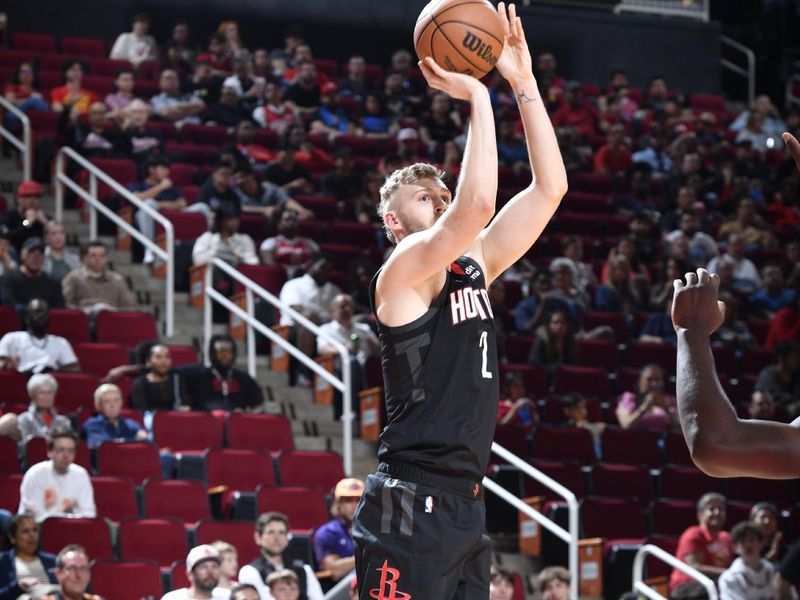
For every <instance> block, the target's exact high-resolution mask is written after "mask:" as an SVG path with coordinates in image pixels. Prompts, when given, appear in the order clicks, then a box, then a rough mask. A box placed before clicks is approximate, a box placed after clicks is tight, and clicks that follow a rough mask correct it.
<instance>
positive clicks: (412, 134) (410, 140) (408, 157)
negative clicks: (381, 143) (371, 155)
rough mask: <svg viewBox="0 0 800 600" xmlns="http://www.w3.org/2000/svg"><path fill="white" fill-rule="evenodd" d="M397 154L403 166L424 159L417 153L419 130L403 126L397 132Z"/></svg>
mask: <svg viewBox="0 0 800 600" xmlns="http://www.w3.org/2000/svg"><path fill="white" fill-rule="evenodd" d="M397 155H398V156H399V157H400V161H401V164H402V166H404V167H407V166H409V165H413V164H414V163H418V162H423V161H424V160H425V159H424V158H423V157H422V156H420V154H419V132H417V130H416V129H414V128H413V127H404V128H403V129H401V130H400V131H398V132H397Z"/></svg>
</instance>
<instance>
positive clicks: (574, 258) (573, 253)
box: [551, 235, 597, 292]
mask: <svg viewBox="0 0 800 600" xmlns="http://www.w3.org/2000/svg"><path fill="white" fill-rule="evenodd" d="M561 252H562V254H563V255H564V256H563V258H566V259H567V260H569V261H570V264H571V267H572V274H573V277H572V281H573V283H574V284H575V287H577V289H578V290H579V291H581V292H585V291H586V290H587V288H590V287H593V286H594V285H595V284H596V283H597V276H596V275H595V273H594V269H593V268H592V265H590V264H588V263H585V262H583V240H582V239H581V238H579V237H578V236H576V235H568V236H566V237H565V238H564V239H563V240H562V242H561ZM551 268H552V264H551Z"/></svg>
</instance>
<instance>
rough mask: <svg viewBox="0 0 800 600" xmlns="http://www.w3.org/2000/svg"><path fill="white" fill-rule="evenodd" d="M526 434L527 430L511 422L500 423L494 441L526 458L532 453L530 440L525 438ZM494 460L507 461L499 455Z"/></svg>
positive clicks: (516, 454) (496, 428)
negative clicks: (529, 445)
mask: <svg viewBox="0 0 800 600" xmlns="http://www.w3.org/2000/svg"><path fill="white" fill-rule="evenodd" d="M525 436H526V432H525V430H524V429H523V428H522V427H520V426H519V425H516V424H511V423H509V424H508V425H500V424H499V423H498V425H497V427H495V430H494V441H495V442H497V443H498V444H500V445H501V446H502V447H503V448H505V449H506V450H508V451H509V452H511V453H512V454H514V455H515V456H518V457H520V458H526V457H528V456H529V455H530V449H529V447H528V441H527V440H526V439H525ZM494 460H495V462H497V463H505V462H506V461H504V460H503V459H501V458H499V457H496V458H495V459H494Z"/></svg>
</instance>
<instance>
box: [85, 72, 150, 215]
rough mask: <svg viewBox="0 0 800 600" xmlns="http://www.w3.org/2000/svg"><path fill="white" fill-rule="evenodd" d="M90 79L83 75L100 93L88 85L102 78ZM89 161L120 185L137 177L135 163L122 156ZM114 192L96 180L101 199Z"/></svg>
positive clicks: (124, 184) (87, 84)
mask: <svg viewBox="0 0 800 600" xmlns="http://www.w3.org/2000/svg"><path fill="white" fill-rule="evenodd" d="M114 76H116V73H115V74H114ZM91 80H94V81H91ZM91 80H90V81H86V77H84V83H85V84H86V86H87V87H88V88H89V89H91V90H94V91H95V92H97V93H98V94H101V93H102V90H100V89H96V88H93V87H90V86H89V84H90V83H101V82H102V81H103V79H101V78H98V77H92V78H91ZM112 87H113V84H112ZM101 97H102V96H101ZM91 162H92V164H93V165H95V166H96V167H97V168H98V169H100V170H102V171H103V172H104V173H105V174H106V175H108V176H109V177H111V178H112V179H114V180H115V181H117V182H118V183H119V184H121V185H122V186H127V185H128V184H129V183H133V182H134V181H136V180H138V179H139V174H138V173H137V172H136V163H135V162H133V161H132V160H127V159H124V158H93V159H91ZM114 194H115V192H114V190H112V189H111V188H110V187H109V186H107V185H106V184H105V183H103V182H102V181H100V180H98V182H97V195H98V197H99V198H100V199H101V200H105V199H106V198H109V197H111V196H113V195H114Z"/></svg>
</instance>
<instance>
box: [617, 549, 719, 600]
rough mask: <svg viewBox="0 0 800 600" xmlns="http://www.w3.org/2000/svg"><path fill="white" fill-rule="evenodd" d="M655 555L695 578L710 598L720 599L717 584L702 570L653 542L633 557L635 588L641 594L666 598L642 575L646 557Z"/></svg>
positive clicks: (656, 599) (712, 599)
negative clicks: (647, 582)
mask: <svg viewBox="0 0 800 600" xmlns="http://www.w3.org/2000/svg"><path fill="white" fill-rule="evenodd" d="M648 554H649V555H650V556H654V557H655V558H658V559H660V560H662V561H664V562H665V563H667V564H669V565H670V566H672V567H673V568H675V569H678V570H679V571H683V572H684V573H686V574H687V575H688V576H689V577H691V578H692V579H695V580H696V581H697V582H698V583H700V584H701V585H702V586H703V587H704V588H705V589H706V592H707V593H708V600H718V598H719V595H718V594H717V586H716V585H714V582H713V581H711V579H709V578H708V577H706V576H705V575H703V574H702V573H701V572H700V571H698V570H697V569H695V568H694V567H692V566H690V565H687V564H686V563H685V562H683V561H682V560H680V559H677V558H675V557H674V556H672V554H670V553H669V552H665V551H664V550H662V549H661V548H659V547H658V546H654V545H652V544H645V545H644V546H642V547H641V548H639V550H638V551H637V552H636V557H635V558H634V559H633V589H634V591H636V592H639V593H640V594H644V595H645V596H647V597H648V598H651V599H652V600H666V598H664V596H662V595H661V594H659V593H658V592H657V591H655V590H654V589H653V588H651V587H650V586H649V585H647V584H646V583H645V582H644V581H643V580H642V577H643V575H644V559H645V558H646V557H647V555H648Z"/></svg>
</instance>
